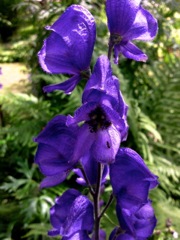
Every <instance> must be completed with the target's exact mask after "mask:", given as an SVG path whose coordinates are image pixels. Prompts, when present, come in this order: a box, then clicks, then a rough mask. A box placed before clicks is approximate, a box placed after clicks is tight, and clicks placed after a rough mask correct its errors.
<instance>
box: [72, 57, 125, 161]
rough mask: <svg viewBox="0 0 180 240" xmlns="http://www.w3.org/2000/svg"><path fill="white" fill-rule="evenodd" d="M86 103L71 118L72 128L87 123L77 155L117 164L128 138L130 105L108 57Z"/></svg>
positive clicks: (97, 72)
mask: <svg viewBox="0 0 180 240" xmlns="http://www.w3.org/2000/svg"><path fill="white" fill-rule="evenodd" d="M83 103H84V104H83V105H82V106H81V107H80V108H79V109H77V110H76V112H75V114H74V117H71V116H69V117H68V118H67V125H69V126H71V125H72V124H75V123H82V122H83V124H82V125H81V127H80V128H79V132H78V138H77V144H76V149H75V153H76V152H77V153H80V155H81V156H82V157H83V156H85V155H86V154H90V155H91V157H90V158H95V159H96V161H97V162H101V163H104V164H107V163H112V162H114V160H115V157H116V154H117V151H118V149H119V146H120V143H121V142H122V141H124V140H126V137H127V131H128V126H127V122H126V115H127V105H126V104H125V102H124V100H123V98H122V95H121V94H120V91H119V84H118V79H117V78H115V77H114V76H112V71H111V67H110V62H109V60H108V58H107V57H106V56H101V57H99V58H98V60H97V63H96V65H95V67H94V72H93V74H92V76H91V78H90V79H89V81H88V83H87V86H86V88H85V90H84V93H83ZM82 146H83V147H82ZM77 153H76V154H77Z"/></svg>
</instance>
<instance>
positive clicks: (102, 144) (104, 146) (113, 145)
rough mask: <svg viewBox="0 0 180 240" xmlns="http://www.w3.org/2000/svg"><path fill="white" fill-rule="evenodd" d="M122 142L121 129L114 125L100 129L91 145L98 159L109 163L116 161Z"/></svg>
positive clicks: (94, 155) (93, 153)
mask: <svg viewBox="0 0 180 240" xmlns="http://www.w3.org/2000/svg"><path fill="white" fill-rule="evenodd" d="M120 143H121V137H120V133H119V131H118V130H117V129H116V128H115V127H114V126H113V125H112V126H110V127H109V128H108V129H104V130H99V131H98V132H97V133H96V139H95V141H94V143H93V145H92V147H91V151H92V155H93V157H94V158H95V159H96V161H98V162H101V163H104V164H108V163H112V162H114V161H115V157H116V154H117V151H118V149H119V146H120Z"/></svg>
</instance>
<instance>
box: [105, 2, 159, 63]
mask: <svg viewBox="0 0 180 240" xmlns="http://www.w3.org/2000/svg"><path fill="white" fill-rule="evenodd" d="M140 2H141V0H133V1H132V0H107V1H106V14H107V18H108V27H109V31H110V42H109V44H110V48H113V47H114V55H115V63H116V64H117V63H118V55H119V54H120V53H122V54H123V55H124V56H125V57H127V58H131V59H134V60H136V61H143V62H145V61H146V60H147V59H148V57H147V55H146V54H144V53H143V52H142V51H141V50H140V49H139V48H138V47H136V46H135V45H134V44H133V43H132V42H131V41H132V40H141V41H150V40H152V39H154V37H155V36H156V33H157V29H158V26H157V21H156V19H155V18H154V17H153V16H152V15H151V14H150V13H149V12H148V11H147V10H145V9H144V8H142V7H141V6H140Z"/></svg>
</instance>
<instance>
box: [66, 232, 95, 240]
mask: <svg viewBox="0 0 180 240" xmlns="http://www.w3.org/2000/svg"><path fill="white" fill-rule="evenodd" d="M62 240H91V239H90V238H89V236H88V234H87V232H86V231H79V232H77V233H75V234H73V235H72V236H70V237H63V238H62Z"/></svg>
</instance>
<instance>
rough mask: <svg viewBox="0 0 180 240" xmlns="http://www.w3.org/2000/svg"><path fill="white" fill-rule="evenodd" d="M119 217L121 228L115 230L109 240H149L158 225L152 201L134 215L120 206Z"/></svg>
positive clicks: (118, 208)
mask: <svg viewBox="0 0 180 240" xmlns="http://www.w3.org/2000/svg"><path fill="white" fill-rule="evenodd" d="M117 216H118V219H120V223H121V228H115V229H114V230H113V232H112V233H111V235H110V238H109V240H112V239H116V240H137V239H138V240H147V239H148V238H149V237H150V236H151V235H152V233H153V230H154V228H155V226H156V223H157V220H156V217H155V215H154V210H153V208H152V206H151V202H150V201H148V202H147V203H145V204H142V206H141V207H140V208H139V209H138V210H137V211H136V212H134V213H131V211H130V210H129V209H122V208H121V206H120V205H118V206H117ZM115 236H116V238H115Z"/></svg>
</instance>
